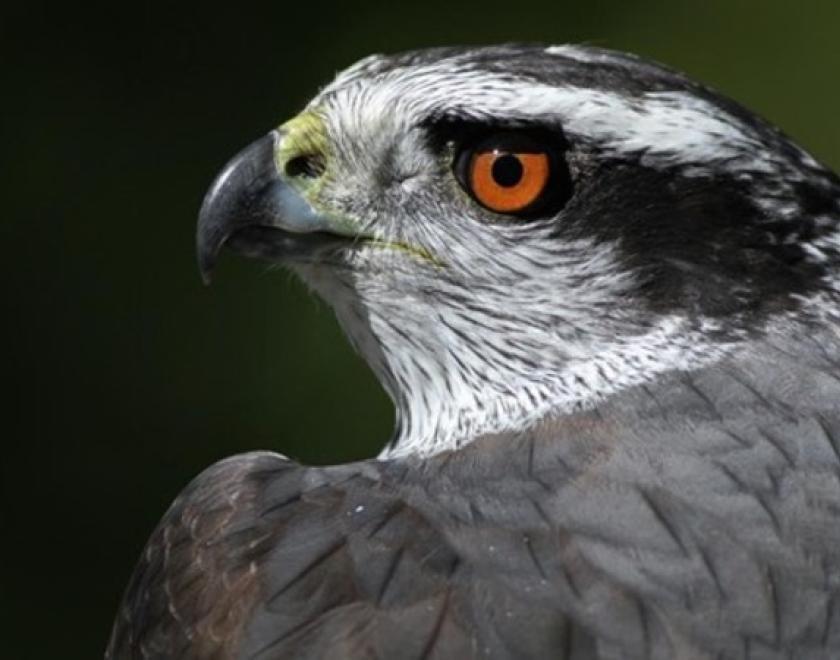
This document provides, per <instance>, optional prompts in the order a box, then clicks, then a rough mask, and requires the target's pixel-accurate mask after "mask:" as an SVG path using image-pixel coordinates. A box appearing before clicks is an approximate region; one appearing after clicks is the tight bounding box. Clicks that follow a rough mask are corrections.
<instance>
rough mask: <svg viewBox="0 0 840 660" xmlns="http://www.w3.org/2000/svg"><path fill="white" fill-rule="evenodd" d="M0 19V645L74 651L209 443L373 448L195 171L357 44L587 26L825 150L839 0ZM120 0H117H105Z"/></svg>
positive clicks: (308, 451)
mask: <svg viewBox="0 0 840 660" xmlns="http://www.w3.org/2000/svg"><path fill="white" fill-rule="evenodd" d="M27 7H28V8H23V6H22V5H21V6H20V7H18V8H17V9H12V10H10V9H6V10H4V11H5V14H4V15H2V17H0V49H2V59H1V60H0V62H2V68H3V74H4V77H3V86H2V97H0V107H2V117H3V122H2V128H1V129H0V130H2V134H0V137H2V142H1V143H0V144H2V164H3V167H2V184H0V185H2V191H0V192H2V198H0V208H1V209H2V220H1V221H0V226H1V227H2V249H3V258H2V264H3V277H2V286H3V289H4V290H3V302H4V309H5V314H4V322H3V323H2V328H3V340H4V343H3V346H4V360H3V364H4V368H3V374H4V376H5V378H4V380H5V381H6V383H5V384H6V394H5V396H4V399H3V400H4V402H5V405H4V406H3V423H2V428H3V429H5V430H4V431H3V454H2V455H3V458H2V465H3V482H2V484H3V506H2V548H3V559H2V572H3V582H2V599H0V605H2V609H3V611H2V612H0V614H2V618H0V620H2V622H3V627H4V632H3V635H2V646H0V656H2V657H3V658H10V659H14V660H17V659H18V658H95V657H97V656H99V655H100V654H101V652H102V649H103V647H104V644H105V641H106V638H107V636H108V631H109V627H110V623H111V618H112V615H113V611H114V608H115V607H116V604H117V601H118V598H119V596H120V592H121V590H122V588H123V586H124V584H125V581H126V580H127V578H128V575H129V572H130V571H131V568H132V566H133V564H134V561H135V558H136V557H137V555H138V553H139V552H140V550H141V547H142V544H143V542H144V541H145V539H146V537H147V535H148V534H149V532H150V530H151V528H152V527H153V525H154V524H155V523H156V521H157V520H158V519H159V517H160V515H161V514H162V513H163V511H164V510H165V508H166V506H167V505H168V503H169V502H170V501H171V500H172V498H173V497H174V496H175V495H176V493H177V492H178V491H179V490H180V488H181V487H183V486H184V485H185V484H186V482H187V481H188V480H189V479H190V478H191V477H192V476H194V475H195V474H196V473H197V472H198V471H199V470H201V469H202V468H203V467H205V466H206V465H208V464H209V463H211V462H212V461H215V460H216V459H218V458H221V457H222V456H226V455H228V454H232V453H235V452H241V451H246V450H249V449H256V448H271V449H277V450H279V451H281V452H283V453H285V454H288V455H289V456H292V457H295V458H299V459H301V460H304V461H308V462H316V463H323V462H339V461H346V460H351V459H355V458H360V457H364V456H368V455H371V454H373V453H374V452H375V451H376V450H377V449H378V447H379V446H380V445H381V444H382V442H383V441H384V440H385V439H386V437H387V435H388V432H389V429H390V424H391V409H390V404H389V403H388V401H387V399H386V397H385V396H384V394H383V393H382V392H381V391H380V389H379V388H378V385H377V384H376V382H375V381H374V380H373V378H372V377H371V375H370V374H369V373H368V371H367V370H366V368H365V366H364V365H363V363H362V362H361V361H360V360H359V359H358V358H357V357H356V356H354V355H353V354H352V353H351V351H350V349H349V348H348V346H347V345H346V343H345V342H344V340H343V338H342V337H341V333H340V331H339V329H338V328H337V327H336V325H335V322H334V321H333V319H332V316H331V314H330V311H329V310H328V309H327V308H326V306H325V305H324V304H323V303H321V302H319V301H315V300H313V299H311V298H310V297H309V296H308V294H307V292H306V291H305V289H304V288H303V287H302V286H301V285H300V284H299V283H297V282H295V281H294V280H293V279H292V278H291V277H290V276H288V275H287V274H286V273H284V272H282V271H277V270H267V269H266V268H265V267H264V266H260V265H258V264H255V263H249V262H244V261H241V260H237V259H235V258H232V257H228V258H225V259H224V260H223V262H222V263H221V267H220V268H219V269H218V271H217V273H216V283H215V284H214V286H212V287H211V288H205V287H203V286H202V285H201V284H200V282H199V279H198V276H197V273H196V270H195V266H194V257H193V227H194V221H195V216H196V211H197V209H198V206H199V204H200V202H201V198H202V195H203V193H204V191H205V189H206V187H207V185H208V184H209V183H210V181H211V179H212V177H213V176H214V174H215V173H216V172H217V171H218V169H219V168H220V166H221V165H222V164H223V163H224V162H225V161H226V160H227V158H228V157H229V156H231V155H232V154H233V153H234V152H235V151H237V150H238V149H239V148H240V147H242V146H244V145H245V144H247V143H248V142H250V141H251V140H252V139H254V138H256V137H258V136H259V135H261V134H263V133H264V132H265V131H267V130H268V129H270V128H272V127H274V126H275V125H277V124H279V123H280V122H281V121H282V120H283V119H284V118H287V117H289V116H290V115H292V114H293V113H295V112H296V111H297V110H298V109H299V108H300V107H301V105H302V104H303V103H304V102H305V101H306V99H307V97H308V96H309V95H310V94H311V93H313V92H314V91H315V90H316V88H317V87H318V86H319V85H321V84H323V83H325V82H326V81H327V80H329V78H330V77H331V76H332V75H333V74H334V73H335V72H336V71H337V70H340V69H341V68H343V67H344V66H346V65H348V64H350V63H351V62H353V61H354V60H356V59H357V58H359V57H362V56H364V55H367V54H369V53H370V52H373V51H395V50H401V49H406V48H416V47H421V46H428V45H438V44H446V43H483V42H497V41H506V40H539V41H546V42H553V43H561V42H568V41H571V42H581V41H583V42H590V43H593V44H596V45H601V46H608V47H613V48H620V49H626V50H633V51H636V52H638V53H641V54H644V55H648V56H652V57H654V58H657V59H660V60H663V61H665V62H667V63H669V64H671V65H673V66H675V67H677V68H680V69H683V70H685V71H687V72H689V73H690V74H692V75H694V76H696V77H699V78H701V79H703V80H705V81H706V82H708V83H711V84H712V85H714V86H716V87H718V88H720V89H723V90H725V91H726V92H728V93H729V94H730V95H732V96H734V97H735V98H737V99H738V100H740V101H742V102H744V103H746V104H747V105H749V106H751V107H753V108H755V109H757V110H758V111H759V112H761V113H762V114H764V115H766V116H768V117H769V118H770V119H772V120H773V121H775V122H776V123H778V124H780V125H781V126H783V127H784V128H785V129H786V130H787V131H788V132H790V133H792V134H793V135H794V136H796V137H797V138H799V140H800V141H801V142H802V143H803V144H804V145H805V146H806V147H809V148H810V149H811V150H813V151H814V152H815V154H816V155H817V156H818V157H820V158H821V159H823V160H825V161H827V162H829V163H833V164H834V165H835V166H836V165H840V127H838V124H839V123H840V121H839V120H840V46H838V44H839V43H840V40H838V33H840V3H837V2H824V3H817V2H810V3H809V2H805V3H796V4H795V3H793V2H781V1H779V2H766V1H765V2H733V1H732V0H729V1H724V0H720V1H716V2H702V3H701V2H672V1H664V0H660V1H658V2H653V1H647V2H645V1H639V2H633V1H630V0H615V1H612V2H599V3H598V2H588V3H586V2H582V1H580V0H579V1H578V2H560V1H558V0H552V1H550V2H544V1H542V0H540V1H532V2H521V1H520V2H512V1H511V0H508V1H507V2H495V1H493V2H490V1H488V2H471V3H457V4H456V3H454V2H444V1H441V0H433V1H430V2H426V3H424V4H414V5H402V4H400V3H398V2H394V1H389V2H386V1H384V0H380V1H367V2H365V3H364V4H358V3H341V4H339V3H337V2H334V3H332V4H325V3H324V2H318V3H316V2H310V3H302V2H298V3H294V4H286V3H283V2H280V1H275V2H271V3H263V4H260V5H256V4H247V3H244V2H232V3H231V4H230V5H228V6H226V7H223V6H220V5H215V6H211V5H208V4H202V5H198V6H192V7H186V6H178V5H171V6H170V5H168V4H166V5H165V4H160V5H153V4H147V3H131V4H130V5H129V4H123V3H108V4H102V5H101V6H96V5H95V4H93V5H92V4H75V3H73V4H67V5H65V6H64V7H63V8H61V7H59V6H56V7H52V8H47V7H43V6H41V7H39V6H37V5H32V4H29V5H27ZM115 7H118V8H115Z"/></svg>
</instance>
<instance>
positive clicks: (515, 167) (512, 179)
mask: <svg viewBox="0 0 840 660" xmlns="http://www.w3.org/2000/svg"><path fill="white" fill-rule="evenodd" d="M492 172H493V181H495V182H496V183H498V184H499V185H500V186H503V187H505V188H510V187H511V186H515V185H516V184H517V183H519V182H520V181H521V180H522V162H521V161H520V160H519V159H518V158H517V157H516V156H514V155H513V154H502V155H500V156H499V157H498V158H497V159H496V160H495V161H494V162H493V170H492Z"/></svg>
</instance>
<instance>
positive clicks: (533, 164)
mask: <svg viewBox="0 0 840 660" xmlns="http://www.w3.org/2000/svg"><path fill="white" fill-rule="evenodd" d="M550 175H551V163H550V160H549V157H548V154H546V153H545V152H534V153H529V152H514V151H504V150H501V149H493V150H492V151H480V152H477V153H475V154H474V155H473V157H472V160H471V162H470V165H469V184H470V188H471V190H472V193H473V195H475V198H476V199H477V200H478V201H479V202H481V203H482V204H483V205H484V206H486V207H487V208H489V209H490V210H491V211H498V212H499V213H515V212H516V211H522V210H523V209H526V208H528V207H529V206H531V205H532V204H533V203H534V202H536V201H537V200H538V199H539V198H540V196H541V195H542V193H543V191H544V190H545V187H546V185H547V184H548V180H549V178H550Z"/></svg>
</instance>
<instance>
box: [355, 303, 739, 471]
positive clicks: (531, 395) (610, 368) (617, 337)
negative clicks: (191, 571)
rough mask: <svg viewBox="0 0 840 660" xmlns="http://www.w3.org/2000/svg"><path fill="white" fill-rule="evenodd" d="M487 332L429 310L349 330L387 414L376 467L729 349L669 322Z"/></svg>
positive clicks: (591, 399) (506, 327) (586, 403)
mask: <svg viewBox="0 0 840 660" xmlns="http://www.w3.org/2000/svg"><path fill="white" fill-rule="evenodd" d="M394 318H398V319H399V320H400V326H399V327H396V326H394V324H393V321H392V319H394ZM496 323H497V324H498V325H501V327H502V328H503V330H502V329H499V330H498V331H493V330H491V329H490V328H492V327H493V325H492V323H491V321H490V320H489V319H483V318H481V314H476V313H475V312H474V311H473V313H472V314H471V315H470V316H469V317H468V318H467V317H464V316H463V315H462V314H461V313H458V312H455V311H454V310H447V309H441V308H437V309H436V310H435V313H426V314H414V315H410V314H408V315H407V314H406V313H405V310H403V312H402V314H401V315H399V316H397V315H392V314H386V315H380V314H377V313H375V312H374V313H371V314H370V315H369V325H368V328H367V331H366V332H365V334H366V335H367V336H366V337H363V338H362V337H360V336H359V333H358V328H357V331H356V332H355V333H354V332H353V330H352V329H350V332H351V335H352V334H355V335H356V336H355V337H353V339H354V343H356V344H357V346H359V345H360V344H362V348H361V349H360V350H361V352H362V353H363V355H364V356H365V357H366V358H367V359H368V362H369V363H370V364H371V366H372V367H373V369H374V371H375V372H376V373H377V375H378V377H379V378H380V380H381V382H382V383H383V385H384V387H385V389H386V390H387V391H388V393H389V394H390V396H391V398H392V399H393V401H394V403H395V406H396V428H395V432H394V435H393V437H392V439H391V441H390V442H389V443H388V444H387V445H386V447H385V448H384V449H383V451H382V453H381V454H380V458H383V459H393V458H401V457H406V456H419V457H428V456H433V455H436V454H439V453H441V452H445V451H453V450H457V449H460V448H462V447H464V446H466V445H468V444H470V443H471V442H472V441H473V440H475V439H476V438H479V437H481V436H485V435H489V434H497V433H505V432H513V433H515V432H518V431H523V430H526V429H528V428H530V427H531V426H533V425H535V424H538V423H540V422H542V421H544V420H546V419H550V418H556V417H561V416H563V415H567V414H569V413H573V412H575V411H579V410H583V409H587V408H593V407H595V406H596V405H597V404H598V402H600V401H602V400H604V399H605V398H607V397H609V396H610V395H612V394H614V393H616V392H618V391H621V390H624V389H626V388H628V387H631V386H634V385H640V384H643V383H645V382H648V381H650V380H652V379H653V378H654V377H655V376H656V375H657V374H660V373H662V372H665V371H670V370H677V369H688V368H697V367H699V366H702V365H705V364H708V363H709V362H711V361H714V360H717V359H719V358H720V357H722V356H723V355H725V354H726V353H727V351H729V350H730V349H731V347H732V344H729V343H722V342H721V343H715V344H712V343H710V342H709V340H708V335H704V334H703V332H702V331H701V329H700V328H692V327H691V324H690V323H689V322H688V321H687V320H684V319H680V318H675V317H672V318H662V319H661V320H660V322H659V323H657V324H654V325H652V326H651V325H647V326H644V327H642V326H632V327H631V326H630V325H628V326H625V327H623V328H622V329H621V331H619V329H618V328H614V329H613V331H611V332H607V333H604V332H599V333H597V334H592V335H586V334H582V335H579V336H575V337H571V336H566V337H564V336H563V332H562V331H561V330H560V329H559V328H558V327H557V326H551V325H547V324H541V323H537V322H532V323H519V324H515V323H512V322H511V323H509V324H505V323H504V322H500V321H499V319H496ZM345 327H346V326H345ZM365 344H367V345H368V347H367V348H366V347H365V346H364V345H365ZM371 344H373V345H374V349H373V350H371V349H370V348H369V346H370V345H371Z"/></svg>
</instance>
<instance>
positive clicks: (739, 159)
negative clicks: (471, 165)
mask: <svg viewBox="0 0 840 660" xmlns="http://www.w3.org/2000/svg"><path fill="white" fill-rule="evenodd" d="M366 83H367V84H365V85H349V86H340V85H336V86H334V87H330V88H327V90H325V94H326V92H330V98H329V101H330V105H331V106H333V109H334V110H335V111H337V113H338V115H339V117H338V119H339V121H340V123H342V124H344V125H345V126H347V125H348V123H349V125H351V126H355V128H357V129H362V126H363V125H364V124H367V125H368V126H379V125H381V122H382V120H383V119H385V118H387V119H388V120H390V121H394V118H396V117H399V118H400V120H401V121H402V122H407V123H416V122H419V121H421V120H422V119H423V118H425V117H428V116H430V115H432V114H437V115H441V114H446V113H452V114H458V115H460V116H464V117H468V118H469V117H472V118H475V119H477V120H481V119H487V118H496V119H509V120H539V121H545V122H547V123H555V124H559V125H560V126H562V128H563V130H564V132H565V133H567V134H569V135H575V136H580V137H582V138H585V139H588V140H591V141H593V142H595V143H597V146H598V147H599V148H600V149H601V150H602V151H603V152H605V153H607V154H610V153H612V154H615V155H621V154H642V163H643V164H644V165H646V166H649V167H654V168H657V167H659V168H665V167H672V166H681V165H685V166H691V165H704V164H708V165H714V167H715V168H716V171H718V172H720V171H726V172H739V171H750V172H755V173H783V174H784V175H785V176H787V177H789V178H801V175H799V174H798V173H797V171H796V170H797V168H795V167H791V164H790V163H788V162H787V161H786V160H785V159H784V157H783V156H780V155H779V154H777V153H775V152H774V150H771V149H768V148H767V147H766V145H765V144H764V140H763V139H762V138H761V136H759V135H758V134H756V133H755V132H754V131H753V130H752V128H751V127H750V126H748V125H746V124H744V123H743V122H741V121H740V120H739V119H738V118H736V117H734V116H732V115H730V114H728V113H727V112H726V111H725V110H724V109H722V108H720V107H718V106H717V105H714V104H713V103H711V102H709V101H707V100H705V99H702V98H699V97H697V96H695V95H693V94H692V93H690V92H687V91H681V90H674V91H658V92H647V93H645V94H640V95H630V94H624V93H618V92H610V91H606V90H603V89H595V88H585V87H575V86H557V87H555V86H550V85H545V84H542V83H539V82H536V81H530V80H527V79H524V78H514V77H511V76H502V75H500V74H497V73H492V72H487V71H482V70H476V69H464V68H463V65H462V66H460V67H458V66H457V65H455V64H452V63H450V65H449V66H446V63H445V62H444V63H440V64H438V65H435V66H426V67H418V68H417V69H416V70H414V71H411V72H406V71H405V70H401V71H392V72H388V73H386V74H384V75H381V76H378V77H374V78H372V79H370V80H368V81H366ZM318 101H319V99H316V100H315V101H314V102H313V103H314V104H317V103H318ZM350 115H353V116H350Z"/></svg>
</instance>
